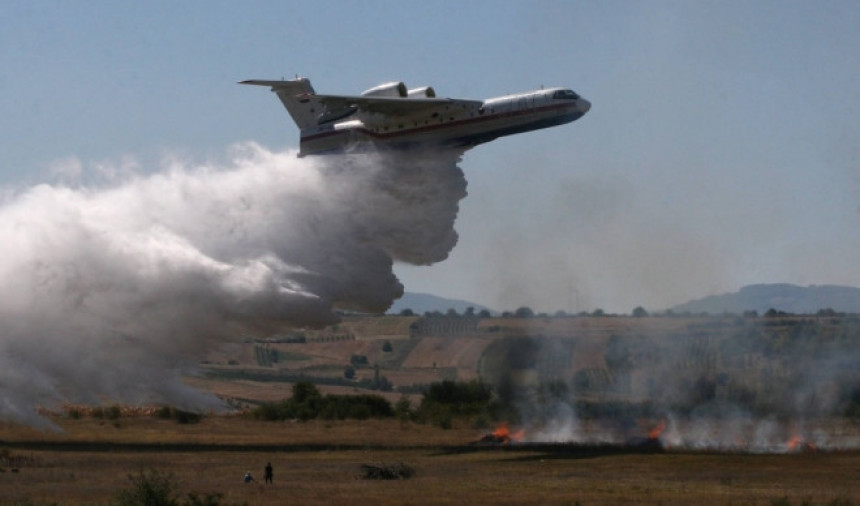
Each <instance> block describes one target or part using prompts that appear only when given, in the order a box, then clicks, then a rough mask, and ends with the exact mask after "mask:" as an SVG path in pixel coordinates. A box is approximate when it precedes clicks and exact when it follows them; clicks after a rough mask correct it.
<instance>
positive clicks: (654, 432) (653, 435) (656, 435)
mask: <svg viewBox="0 0 860 506" xmlns="http://www.w3.org/2000/svg"><path fill="white" fill-rule="evenodd" d="M665 430H666V420H660V423H659V424H657V426H656V427H654V428H653V429H651V432H649V433H648V439H660V436H661V435H663V431H665Z"/></svg>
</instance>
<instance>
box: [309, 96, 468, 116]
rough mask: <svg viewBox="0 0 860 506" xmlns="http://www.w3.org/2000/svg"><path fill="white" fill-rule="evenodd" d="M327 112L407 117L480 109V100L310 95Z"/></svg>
mask: <svg viewBox="0 0 860 506" xmlns="http://www.w3.org/2000/svg"><path fill="white" fill-rule="evenodd" d="M312 96H313V97H314V98H315V99H317V100H318V101H319V102H320V103H321V104H322V105H323V106H325V108H326V109H328V110H329V111H337V110H343V109H350V108H355V109H358V110H360V111H364V112H369V113H377V114H388V115H393V116H409V115H411V114H416V113H425V112H427V111H429V110H432V109H440V110H444V109H445V107H446V106H448V107H452V106H453V107H457V108H466V107H480V106H481V105H482V104H483V102H481V101H480V100H461V99H453V98H405V97H403V98H401V97H362V96H348V95H312Z"/></svg>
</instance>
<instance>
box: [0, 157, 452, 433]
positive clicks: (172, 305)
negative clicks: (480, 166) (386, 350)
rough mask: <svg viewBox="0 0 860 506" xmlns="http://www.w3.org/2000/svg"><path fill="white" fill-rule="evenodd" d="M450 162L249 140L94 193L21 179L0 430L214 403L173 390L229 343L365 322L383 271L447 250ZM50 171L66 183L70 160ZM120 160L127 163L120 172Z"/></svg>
mask: <svg viewBox="0 0 860 506" xmlns="http://www.w3.org/2000/svg"><path fill="white" fill-rule="evenodd" d="M458 155H459V154H458V153H456V152H451V153H434V154H433V156H422V155H421V154H412V155H404V154H399V155H382V154H364V155H350V156H349V157H322V158H319V157H317V158H305V159H297V158H296V156H295V153H294V152H285V153H273V152H269V151H267V150H265V149H264V148H262V147H260V146H258V145H255V144H244V145H241V146H237V147H235V148H234V149H233V150H232V152H231V153H230V159H229V161H228V162H226V163H224V164H222V165H221V166H209V165H202V166H193V165H192V164H188V163H183V162H180V161H176V160H174V161H171V162H169V163H168V164H167V165H168V166H167V167H166V168H165V170H164V171H162V172H160V173H157V174H154V175H148V176H143V175H138V174H137V173H136V172H129V171H127V170H126V168H127V167H128V166H129V163H128V161H127V160H126V161H124V162H123V163H122V167H120V169H119V170H113V169H111V168H110V167H106V166H105V165H104V164H103V165H101V166H99V167H97V168H96V170H98V171H99V173H100V174H102V175H106V174H107V175H116V174H117V173H119V174H120V175H121V176H122V178H123V179H122V182H120V183H112V184H110V185H105V184H101V185H94V184H88V185H80V184H76V185H69V184H65V185H47V184H43V185H39V186H35V187H32V188H29V189H26V190H24V191H19V192H16V193H14V195H7V196H5V198H4V200H3V201H2V204H0V244H2V247H3V254H2V257H0V279H2V280H3V283H2V285H0V322H2V323H0V392H2V394H0V419H7V420H13V421H18V422H25V423H30V424H33V425H41V426H45V425H46V424H47V422H46V421H45V420H44V419H42V418H40V417H38V416H37V415H36V414H35V409H36V408H37V407H40V406H45V407H50V406H56V405H57V404H60V403H63V402H76V403H77V402H82V403H98V402H104V401H106V400H109V401H111V402H130V403H140V402H167V403H170V404H173V405H175V406H177V407H180V408H183V409H207V408H215V407H218V406H220V402H219V401H218V399H217V398H215V397H214V396H212V395H208V394H205V393H201V392H199V391H195V390H193V389H191V388H189V387H187V386H185V385H183V383H182V382H181V375H182V374H183V373H185V372H187V371H188V369H189V367H192V365H193V364H194V362H195V361H196V360H198V359H199V358H200V357H201V356H202V355H204V354H205V353H206V351H207V350H208V349H210V348H211V347H213V346H217V345H218V344H219V343H222V342H224V341H226V340H230V339H236V338H239V337H241V336H243V335H247V334H249V333H253V334H255V335H260V334H271V333H275V332H278V331H281V330H283V329H285V328H287V327H295V326H316V327H319V326H324V325H327V324H330V323H333V322H335V321H337V319H338V317H337V314H336V311H337V310H354V311H367V312H382V311H384V310H386V309H387V308H388V307H389V305H390V304H391V303H392V301H393V300H395V299H397V298H398V297H400V296H401V295H402V293H403V287H402V285H401V283H400V282H399V281H398V279H397V278H396V276H395V275H394V274H393V272H392V266H393V263H394V262H395V261H405V262H410V263H414V264H430V263H434V262H438V261H441V260H443V259H445V258H446V256H447V255H448V253H449V251H450V250H451V249H452V248H453V247H454V245H455V244H456V242H457V234H456V232H455V231H454V229H453V224H454V220H455V218H456V215H457V210H458V202H459V201H460V200H461V199H462V198H463V197H465V195H466V191H465V189H466V181H465V178H464V176H463V173H462V171H461V170H460V169H459V168H458V167H457V166H456V163H457V161H458ZM72 162H73V163H69V162H68V161H66V162H65V163H64V165H65V166H66V167H72V168H73V169H74V170H59V171H57V173H58V174H61V175H62V176H63V177H64V178H65V180H66V183H68V182H69V180H70V179H71V180H74V181H80V180H81V174H82V172H83V171H82V169H81V164H80V163H79V162H75V161H72ZM132 165H133V164H132Z"/></svg>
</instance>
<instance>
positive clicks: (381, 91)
mask: <svg viewBox="0 0 860 506" xmlns="http://www.w3.org/2000/svg"><path fill="white" fill-rule="evenodd" d="M408 93H409V92H408V91H406V85H405V84H403V83H401V82H393V83H385V84H380V85H379V86H374V87H373V88H370V89H369V90H365V91H363V92H362V93H361V95H362V96H363V97H401V98H405V97H406V96H408Z"/></svg>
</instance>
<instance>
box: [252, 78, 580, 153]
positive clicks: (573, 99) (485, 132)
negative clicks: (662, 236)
mask: <svg viewBox="0 0 860 506" xmlns="http://www.w3.org/2000/svg"><path fill="white" fill-rule="evenodd" d="M239 84H249V85H256V86H270V87H271V90H272V91H273V92H274V93H275V94H277V95H278V98H279V99H280V100H281V102H282V103H283V104H284V107H286V109H287V112H289V113H290V116H292V118H293V121H295V122H296V125H298V127H299V130H300V132H301V133H300V136H301V142H300V149H299V156H300V157H301V156H305V155H316V154H328V153H350V152H354V151H360V150H361V149H362V148H363V147H370V146H372V147H374V148H377V149H378V148H383V149H410V148H415V147H431V148H432V147H451V148H461V149H463V150H464V151H465V150H467V149H470V148H472V147H474V146H477V145H478V144H482V143H485V142H490V141H492V140H494V139H496V138H498V137H502V136H505V135H512V134H518V133H522V132H528V131H531V130H537V129H540V128H548V127H553V126H557V125H563V124H565V123H570V122H571V121H575V120H577V119H579V118H581V117H582V116H583V115H584V114H585V113H586V112H588V110H589V109H590V108H591V103H590V102H589V101H588V100H585V99H584V98H582V97H580V96H579V95H577V94H576V93H574V92H573V90H570V89H567V88H547V89H540V90H536V91H529V92H525V93H517V94H513V95H505V96H502V97H496V98H489V99H486V100H463V99H454V98H437V97H436V92H435V90H434V89H433V88H432V87H430V86H425V87H421V88H415V89H408V88H407V87H406V85H405V84H403V83H402V82H390V83H385V84H380V85H379V86H375V87H373V88H370V89H369V90H366V91H364V92H363V93H362V94H361V95H358V96H352V95H318V94H317V93H316V92H315V91H314V88H313V86H311V82H310V80H308V79H307V78H304V77H296V78H295V79H291V80H280V81H268V80H260V79H250V80H246V81H240V82H239Z"/></svg>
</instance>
